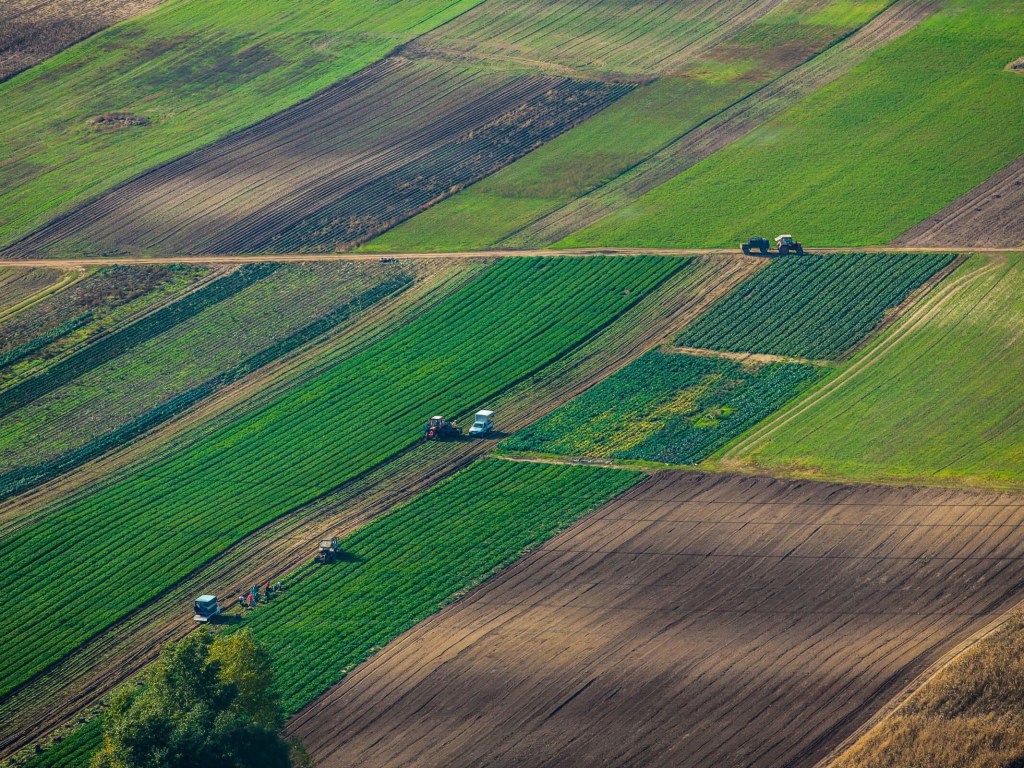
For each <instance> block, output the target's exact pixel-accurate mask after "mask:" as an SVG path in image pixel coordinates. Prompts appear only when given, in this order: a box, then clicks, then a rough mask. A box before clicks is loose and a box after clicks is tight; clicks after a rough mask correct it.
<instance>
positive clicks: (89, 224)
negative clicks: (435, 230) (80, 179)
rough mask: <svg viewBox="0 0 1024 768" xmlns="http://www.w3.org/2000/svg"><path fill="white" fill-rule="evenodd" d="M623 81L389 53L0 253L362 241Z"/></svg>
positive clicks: (325, 245) (511, 155)
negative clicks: (71, 247) (521, 72)
mask: <svg viewBox="0 0 1024 768" xmlns="http://www.w3.org/2000/svg"><path fill="white" fill-rule="evenodd" d="M629 90H630V88H629V87H628V86H625V85H610V84H605V83H593V82H591V83H588V82H586V81H576V80H570V79H567V78H552V77H546V76H514V75H511V74H497V73H485V74H482V73H480V72H479V71H477V70H474V69H472V68H467V67H463V66H458V65H453V64H448V63H444V62H438V61H428V60H418V61H409V60H408V59H405V58H402V57H398V56H392V57H389V58H387V59H385V60H383V61H381V62H379V63H378V64H375V65H373V66H371V67H370V68H368V69H366V70H364V71H362V72H360V73H359V74H357V75H355V76H353V77H351V78H348V79H346V80H344V81H342V82H341V83H339V84H337V85H335V86H332V87H330V88H328V89H327V90H325V91H323V92H322V93H320V94H318V95H317V96H314V97H313V98H312V99H310V100H309V101H306V102H303V103H301V104H298V105H296V106H294V107H292V108H290V109H287V110H284V111H283V112H280V113H278V114H276V115H274V116H272V117H270V118H268V119H266V120H264V121H262V122H260V123H257V124H256V125H254V126H252V127H251V128H248V129H246V130H243V131H241V132H239V133H237V134H234V135H232V136H229V137H227V138H225V139H223V140H221V141H218V142H215V143H213V144H211V145H209V146H207V147H205V148H203V149H200V150H198V151H196V152H193V153H191V154H189V155H186V156H185V157H182V158H180V159H178V160H174V161H172V162H170V163H168V164H166V165H164V166H162V167H159V168H157V169H155V170H153V171H151V172H150V173H146V174H144V175H142V176H140V177H138V178H136V179H134V180H132V181H129V182H127V183H125V184H123V185H121V186H120V187H118V188H116V189H114V190H112V191H110V192H109V193H107V194H104V195H102V196H100V197H99V198H97V199H95V200H93V201H92V202H89V203H86V204H84V205H82V206H81V207H79V208H77V209H76V210H74V211H72V212H70V213H68V214H66V215H64V216H62V217H59V218H57V219H55V220H54V221H53V222H51V223H50V224H48V225H46V226H44V227H43V228H41V229H40V230H38V231H37V232H35V233H34V234H32V235H29V236H28V237H27V238H25V239H24V240H22V241H21V242H19V243H16V244H14V245H12V246H11V247H10V248H8V249H7V250H6V251H5V252H4V254H5V255H6V256H7V257H10V258H28V257H33V256H37V255H39V254H41V253H44V252H51V255H58V256H59V255H61V248H62V247H63V245H62V244H63V243H65V242H68V241H69V240H70V239H73V240H74V242H75V243H76V249H77V250H78V251H79V252H80V253H83V254H84V255H87V256H88V255H96V256H100V255H106V254H114V255H118V254H124V255H134V254H138V253H140V252H146V253H156V254H179V253H186V254H187V253H214V254H217V253H235V252H239V251H242V252H249V253H275V252H280V251H284V252H289V251H296V250H300V251H301V250H335V249H337V248H342V247H352V246H354V245H358V244H360V243H362V242H365V241H366V240H369V239H370V238H371V237H373V236H374V235H376V234H379V233H380V232H382V231H383V230H385V229H387V228H389V227H391V226H394V225H395V224H397V223H398V222H399V221H402V220H404V219H405V218H408V217H410V216H412V215H414V214H415V213H417V212H418V211H420V210H422V209H423V208H425V207H427V206H429V205H432V204H433V203H435V202H437V201H438V200H440V199H443V198H444V197H447V196H449V195H451V194H454V193H455V192H456V191H457V190H458V189H459V188H460V187H461V186H465V185H466V184H470V183H472V182H473V181H476V180H477V179H479V178H482V177H483V176H486V175H488V174H489V173H492V172H494V171H495V170H497V169H498V168H500V167H502V166H503V165H506V164H508V163H510V162H512V161H514V160H516V159H517V158H518V157H520V156H522V155H524V154H526V153H527V152H529V151H530V150H531V149H534V148H535V147H537V146H539V145H540V144H542V143H544V142H545V141H549V140H550V139H553V138H554V137H555V136H557V135H559V134H560V133H562V132H564V131H566V130H569V129H570V128H572V127H573V126H574V125H576V124H577V123H579V122H581V121H582V120H584V119H586V118H587V117H589V116H590V115H592V114H594V113H596V112H597V111H599V110H601V109H603V108H604V107H605V106H607V105H608V104H610V103H611V102H613V101H614V100H615V99H616V98H618V97H619V96H622V95H624V94H625V93H627V92H628V91H629Z"/></svg>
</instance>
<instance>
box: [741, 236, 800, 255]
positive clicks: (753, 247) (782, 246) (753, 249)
mask: <svg viewBox="0 0 1024 768" xmlns="http://www.w3.org/2000/svg"><path fill="white" fill-rule="evenodd" d="M775 247H776V249H777V250H778V254H779V256H788V255H789V254H791V253H795V254H796V255H797V256H803V255H804V244H803V243H800V242H797V241H796V240H794V239H793V236H792V235H779V236H778V237H776V238H775ZM740 248H742V249H743V253H744V255H746V256H752V255H754V254H755V253H757V254H759V255H761V256H769V255H770V254H771V244H770V243H769V242H768V238H766V237H752V238H750V239H749V240H748V241H747V242H745V243H743V244H741V245H740Z"/></svg>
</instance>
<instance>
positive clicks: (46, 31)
mask: <svg viewBox="0 0 1024 768" xmlns="http://www.w3.org/2000/svg"><path fill="white" fill-rule="evenodd" d="M160 2H161V0H4V2H3V3H0V80H3V79H5V78H8V77H10V76H11V75H14V74H16V73H17V72H20V71H21V70H23V69H27V68H28V67H31V66H32V65H33V64H37V63H39V62H40V61H42V60H43V59H45V58H48V57H50V56H53V54H55V53H57V52H58V51H61V50H63V49H64V48H67V47H68V46H69V45H73V44H74V43H77V42H78V41H79V40H81V39H82V38H84V37H88V36H89V35H91V34H93V33H94V32H98V31H99V30H101V29H104V28H106V27H109V26H110V25H111V24H116V23H117V22H119V21H124V20H125V19H127V18H129V17H131V16H134V15H136V14H138V13H142V12H143V11H147V10H149V9H150V8H153V7H155V6H157V5H159V4H160Z"/></svg>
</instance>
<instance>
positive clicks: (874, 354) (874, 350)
mask: <svg viewBox="0 0 1024 768" xmlns="http://www.w3.org/2000/svg"><path fill="white" fill-rule="evenodd" d="M999 267H1000V262H999V261H998V260H992V261H990V262H989V263H988V264H986V265H984V266H980V267H978V268H976V269H975V270H973V271H971V272H968V273H967V274H966V275H963V276H961V277H960V278H957V279H956V280H954V281H953V282H951V283H949V284H948V285H945V286H940V287H939V289H938V290H936V291H933V292H932V293H930V294H928V295H926V296H925V297H923V298H922V301H921V304H920V305H919V306H918V307H917V308H916V309H914V310H912V311H911V312H909V313H908V314H906V315H904V316H903V318H902V321H901V322H900V323H897V324H895V325H894V326H892V327H891V328H890V331H891V332H890V333H889V334H888V335H885V336H883V337H882V338H881V339H879V340H878V342H877V345H876V346H873V347H870V348H868V349H866V350H865V351H864V352H863V354H862V355H861V356H860V357H858V358H857V359H856V360H854V361H853V362H851V363H850V365H849V366H848V367H847V368H844V369H843V370H842V371H841V372H840V373H839V374H837V375H836V376H834V377H832V378H831V379H829V380H828V381H826V382H825V384H824V385H822V386H821V387H820V388H819V389H817V390H815V391H814V392H812V393H810V394H809V395H808V396H807V397H805V398H804V399H802V400H800V401H798V402H797V403H794V404H793V405H792V406H790V407H789V408H787V409H785V410H783V411H782V412H780V413H779V414H777V415H776V416H775V417H774V418H773V419H771V420H770V421H768V422H767V423H765V424H762V425H761V426H760V427H759V428H757V429H756V431H755V432H754V433H752V434H749V435H747V436H746V437H745V438H741V439H740V441H738V442H737V443H734V444H733V445H732V446H731V447H729V448H727V449H726V451H725V452H724V453H722V454H721V455H720V457H719V459H718V461H719V462H720V463H722V465H723V466H725V467H729V468H733V465H732V462H736V461H737V460H738V457H739V455H740V454H741V453H748V452H750V451H751V450H753V449H754V448H755V447H756V446H758V445H760V444H761V443H762V442H764V440H766V439H767V438H768V437H769V436H771V435H772V434H774V433H775V432H776V431H777V430H779V429H780V428H782V427H783V426H785V425H786V424H788V423H789V422H790V421H792V420H793V419H794V418H796V417H797V416H800V415H801V414H803V413H804V412H805V411H807V410H808V409H809V408H811V407H812V406H814V405H816V404H817V403H818V402H819V401H821V400H822V399H824V398H826V397H828V396H829V395H831V394H832V393H833V392H834V391H836V390H837V389H838V388H840V387H842V386H844V385H845V384H846V382H847V381H848V380H849V379H850V378H852V377H853V376H854V375H856V374H858V373H859V372H860V371H862V370H864V369H866V368H868V367H870V366H872V365H874V364H875V363H876V362H877V361H878V360H879V359H881V358H883V357H884V356H885V355H886V354H887V353H888V352H889V350H891V349H892V348H893V347H894V346H896V345H897V344H898V343H899V342H900V341H901V340H902V339H903V337H904V336H906V335H908V334H909V333H911V332H912V331H914V330H916V329H917V328H918V327H920V326H921V325H923V324H924V322H925V321H927V320H928V319H930V318H931V316H932V315H933V314H934V313H935V312H936V311H938V310H939V309H940V308H941V307H942V306H943V304H945V302H946V301H948V300H950V299H951V298H952V297H953V296H955V295H957V294H959V292H960V291H961V290H963V289H964V288H966V287H967V286H969V285H971V284H972V283H973V282H974V281H976V280H978V279H980V278H981V277H983V276H985V275H987V274H989V273H990V272H992V271H994V270H996V269H998V268H999ZM736 468H738V466H737V467H736Z"/></svg>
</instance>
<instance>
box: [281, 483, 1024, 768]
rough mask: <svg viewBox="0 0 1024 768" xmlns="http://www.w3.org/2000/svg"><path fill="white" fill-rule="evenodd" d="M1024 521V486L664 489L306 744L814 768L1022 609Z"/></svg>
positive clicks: (360, 753) (461, 627)
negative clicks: (891, 702)
mask: <svg viewBox="0 0 1024 768" xmlns="http://www.w3.org/2000/svg"><path fill="white" fill-rule="evenodd" d="M638 513H639V514H638ZM637 517H640V518H642V519H643V520H644V521H645V522H644V523H643V524H636V523H633V522H630V524H629V527H628V528H626V529H623V528H622V524H623V523H624V522H627V521H631V520H635V518H637ZM680 518H681V519H684V520H687V521H691V523H692V524H691V525H689V526H688V527H683V526H681V525H680V523H679V519H680ZM1022 526H1024V498H1022V497H1020V496H1013V495H1010V494H998V493H978V492H972V491H952V490H947V489H914V488H886V487H881V486H843V485H839V484H832V483H820V482H806V481H798V482H794V481H780V480H777V479H774V478H768V477H750V476H729V475H705V474H701V473H694V472H663V473H659V474H658V475H654V476H652V477H651V478H650V479H648V481H646V482H645V483H643V484H641V485H640V486H637V487H636V488H634V489H633V490H631V491H629V492H627V493H626V494H625V495H624V496H622V497H620V498H619V499H617V500H616V501H613V502H611V503H610V504H609V505H606V507H604V508H603V509H602V510H599V511H598V512H596V513H595V514H593V515H591V516H589V517H587V518H585V519H584V520H582V521H580V522H579V523H577V524H576V525H575V526H573V527H572V528H570V529H569V530H568V531H566V532H564V533H563V534H561V535H560V536H559V537H557V538H556V539H554V540H552V541H551V542H549V543H548V544H547V545H546V546H544V547H543V548H542V549H540V550H538V551H537V552H535V553H533V554H531V555H528V556H527V557H525V558H523V559H521V560H519V561H517V563H516V564H514V565H513V566H512V567H510V568H509V569H508V570H506V571H504V572H503V573H502V574H500V575H499V576H498V577H496V578H495V579H493V580H491V581H489V582H487V583H486V584H484V585H483V586H482V587H480V588H478V589H477V590H475V591H474V592H472V593H471V594H469V595H468V596H466V597H465V598H463V599H462V600H461V601H459V602H458V603H455V604H453V605H452V606H449V607H448V608H446V609H444V610H443V611H442V612H441V613H439V614H436V615H435V616H433V617H431V618H429V619H427V620H426V621H425V622H423V623H421V624H419V625H418V626H417V627H416V628H414V629H413V630H410V631H409V632H408V633H406V634H405V635H403V636H401V637H400V638H398V639H397V640H396V641H395V642H393V643H391V644H389V645H388V646H387V647H386V648H384V649H383V650H382V651H380V652H379V653H378V654H377V655H376V656H375V657H373V658H372V659H371V660H370V661H368V662H367V663H365V664H363V665H361V666H360V667H359V668H357V669H356V670H354V671H353V672H352V673H351V674H350V675H348V676H347V677H346V678H345V680H344V681H343V682H342V683H340V684H339V685H338V686H336V687H335V688H333V689H332V690H331V691H330V692H329V693H328V694H326V695H325V696H323V697H321V698H320V699H318V700H317V701H316V702H314V703H313V704H311V705H310V706H309V707H307V708H306V709H305V710H303V711H302V712H300V713H299V714H298V715H296V716H295V717H294V718H293V719H292V720H291V722H290V724H289V728H288V730H289V732H290V733H292V734H295V735H298V736H300V738H302V739H303V741H304V743H305V744H306V746H307V747H308V748H309V749H310V751H311V753H312V755H313V757H314V759H316V760H317V763H318V765H321V766H324V768H337V767H338V766H343V765H360V766H367V767H371V766H374V765H398V764H401V765H409V764H417V765H445V766H459V765H477V764H483V763H486V764H488V765H496V766H503V765H517V766H523V765H549V764H554V762H555V761H556V760H557V761H561V762H560V763H559V764H573V765H595V764H611V765H623V766H630V765H644V766H648V765H651V766H657V765H673V766H689V765H693V766H698V765H710V764H727V765H734V764H743V765H750V766H766V767H767V766H772V767H773V768H774V766H778V765H788V766H811V765H814V764H815V762H816V761H817V760H819V759H820V758H821V757H822V756H823V755H825V754H827V753H828V752H829V750H830V749H831V748H832V747H833V746H835V745H836V744H838V743H840V742H841V741H842V739H843V738H844V737H845V736H846V735H848V734H850V733H851V732H852V731H853V730H854V729H856V727H857V726H858V725H859V724H860V723H862V722H864V721H865V720H866V719H868V718H869V717H870V716H871V715H872V713H873V712H874V711H876V710H877V708H878V707H879V706H881V705H883V704H884V703H885V702H886V701H887V700H888V699H889V698H890V697H891V696H892V695H893V694H894V693H895V692H897V691H899V690H900V689H901V688H902V687H904V686H905V685H907V684H908V682H910V681H911V680H914V679H916V678H917V677H918V676H919V675H920V674H921V673H922V672H923V671H924V670H926V669H928V668H929V667H930V666H932V665H934V664H935V663H936V662H937V661H938V660H939V659H940V658H942V657H943V655H944V654H948V653H949V652H951V651H952V650H953V649H956V648H958V647H962V645H963V644H964V643H966V642H970V641H971V639H973V638H976V637H977V636H978V632H979V630H981V629H982V628H986V627H987V626H989V625H990V624H991V623H992V622H993V621H994V620H996V618H997V617H998V616H1000V615H1002V613H1003V611H1005V609H1006V608H1007V607H1008V606H1010V605H1011V604H1012V603H1014V602H1015V601H1016V600H1018V599H1019V597H1020V594H1019V593H1020V589H1021V583H1020V581H1019V579H1017V578H1016V576H1015V568H1014V567H1013V565H1014V563H1015V562H1016V560H1017V558H1019V556H1020V554H1021V553H1022V552H1024V535H1022V534H1024V531H1022ZM791 527H796V528H798V529H799V530H800V533H798V534H794V533H792V532H791V531H789V530H788V529H789V528H791ZM821 702H827V704H826V705H824V706H823V705H821ZM470 713H471V714H470ZM780 724H781V725H780ZM624 732H628V733H630V734H631V738H630V739H629V740H628V741H624V740H622V739H621V734H622V733H624ZM556 756H557V757H556Z"/></svg>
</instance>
